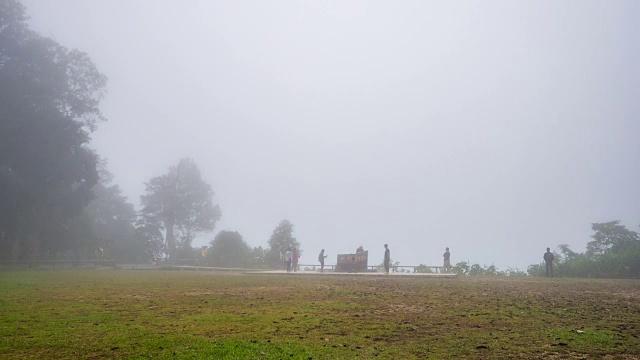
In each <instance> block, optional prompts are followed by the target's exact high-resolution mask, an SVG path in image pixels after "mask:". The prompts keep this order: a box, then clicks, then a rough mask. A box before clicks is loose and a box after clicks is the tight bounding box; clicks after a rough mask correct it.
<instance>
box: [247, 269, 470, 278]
mask: <svg viewBox="0 0 640 360" xmlns="http://www.w3.org/2000/svg"><path fill="white" fill-rule="evenodd" d="M244 273H245V274H251V275H287V276H369V277H423V278H440V279H442V278H450V279H455V278H456V277H457V276H458V274H436V273H407V272H405V273H402V272H396V273H389V274H385V273H381V272H361V273H353V272H335V271H324V272H320V271H297V272H293V271H292V272H287V271H285V270H250V271H244Z"/></svg>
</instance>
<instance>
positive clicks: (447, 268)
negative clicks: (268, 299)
mask: <svg viewBox="0 0 640 360" xmlns="http://www.w3.org/2000/svg"><path fill="white" fill-rule="evenodd" d="M362 252H364V248H363V247H362V246H360V247H359V248H358V249H357V250H356V254H359V253H362ZM287 254H288V255H286V256H285V257H287V258H288V259H290V260H288V262H287V264H288V265H287V271H291V270H290V269H291V262H292V261H293V264H294V270H293V271H296V269H297V268H298V257H299V253H298V249H293V253H292V252H291V251H287ZM327 256H328V255H325V254H324V249H322V250H321V251H320V254H319V255H318V261H319V262H320V272H323V271H324V259H326V258H327ZM442 257H443V258H444V262H443V264H442V272H443V273H448V272H451V252H450V251H449V248H448V247H447V248H446V249H445V252H444V254H442ZM291 259H292V260H291ZM543 259H544V262H545V275H546V276H547V277H553V259H554V256H553V254H552V253H551V251H550V248H547V252H546V253H544V256H543ZM383 263H384V272H385V274H388V273H389V269H390V267H391V251H390V250H389V244H384V262H383Z"/></svg>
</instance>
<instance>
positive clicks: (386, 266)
mask: <svg viewBox="0 0 640 360" xmlns="http://www.w3.org/2000/svg"><path fill="white" fill-rule="evenodd" d="M389 265H391V251H389V245H387V244H384V272H385V274H388V273H389Z"/></svg>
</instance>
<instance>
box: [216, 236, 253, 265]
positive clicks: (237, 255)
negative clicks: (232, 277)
mask: <svg viewBox="0 0 640 360" xmlns="http://www.w3.org/2000/svg"><path fill="white" fill-rule="evenodd" d="M207 258H208V260H209V263H210V264H211V265H213V266H221V267H243V266H245V265H251V260H252V259H251V248H250V247H249V245H247V243H246V242H245V241H244V240H243V239H242V235H240V233H239V232H237V231H226V230H223V231H220V232H219V233H218V235H216V237H215V238H214V239H213V240H211V247H210V248H209V250H208V251H207Z"/></svg>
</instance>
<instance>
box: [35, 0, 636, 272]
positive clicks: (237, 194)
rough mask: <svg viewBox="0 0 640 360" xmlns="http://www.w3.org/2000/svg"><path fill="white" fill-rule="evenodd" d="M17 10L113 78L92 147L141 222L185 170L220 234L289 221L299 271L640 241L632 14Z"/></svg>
mask: <svg viewBox="0 0 640 360" xmlns="http://www.w3.org/2000/svg"><path fill="white" fill-rule="evenodd" d="M24 3H25V5H26V6H27V11H28V14H29V15H30V16H31V20H30V23H31V25H32V27H33V28H34V29H35V30H37V31H39V32H40V33H42V34H43V35H46V36H50V37H53V38H55V39H56V40H57V41H58V42H59V43H61V44H62V45H64V46H67V47H69V48H78V49H81V50H83V51H85V52H87V53H88V54H89V55H90V56H91V58H92V60H93V61H94V62H95V63H96V65H97V66H98V68H99V69H100V70H101V71H102V72H103V73H105V74H106V75H107V76H108V77H109V83H108V92H109V93H108V96H107V97H106V99H105V100H104V102H103V104H102V109H103V111H104V113H105V115H106V116H107V117H108V118H109V121H108V122H106V123H103V124H101V125H100V127H99V129H98V130H97V131H96V132H95V133H94V134H93V141H92V145H91V146H92V147H94V148H95V149H96V150H97V152H98V153H99V154H100V155H101V156H102V157H104V158H106V159H108V161H109V169H110V170H111V171H112V172H113V174H114V175H115V181H116V183H117V184H119V185H120V186H121V188H122V189H123V191H124V193H125V195H127V196H128V197H129V199H130V200H131V201H132V202H134V203H135V204H136V206H138V203H139V196H140V195H141V194H143V192H144V182H145V181H148V180H149V179H150V178H152V177H154V176H158V175H161V174H163V173H165V172H166V171H167V169H168V168H169V167H170V166H171V165H174V164H176V163H177V162H178V160H179V159H180V158H182V157H187V156H188V157H191V158H193V159H194V160H195V161H196V163H197V164H198V166H199V167H200V169H201V171H202V173H203V176H204V178H205V179H206V181H208V182H209V183H210V184H211V185H212V187H213V189H214V191H215V193H216V197H215V201H216V202H217V203H218V204H219V205H220V207H221V209H222V220H221V221H220V222H219V223H218V226H217V228H216V232H217V231H219V230H233V231H235V230H237V231H239V232H240V233H241V234H242V235H243V237H244V239H245V240H246V241H247V242H248V243H249V244H250V245H251V246H258V245H262V246H266V245H267V240H268V238H269V236H270V235H271V232H272V231H273V229H274V228H275V226H276V225H277V224H278V222H279V221H280V220H282V219H289V220H290V221H291V222H292V223H293V224H294V225H295V231H294V235H295V236H296V237H297V238H298V240H299V241H300V242H301V244H302V251H303V254H302V258H301V263H303V264H307V263H315V262H316V257H317V254H318V252H319V251H320V249H321V248H325V249H326V253H327V254H328V255H329V260H331V261H329V262H330V263H333V262H335V254H337V253H349V252H353V251H355V249H356V247H358V246H359V245H364V247H365V248H366V249H367V250H370V252H369V254H370V261H369V262H370V264H377V263H380V262H381V261H382V257H383V250H384V249H383V244H384V243H388V244H389V247H390V249H391V254H392V258H393V259H394V260H397V261H400V262H401V264H403V265H415V264H420V263H423V264H428V265H438V264H441V262H442V253H443V252H444V248H445V247H446V246H448V247H450V248H451V252H452V262H453V263H457V262H459V261H470V262H472V263H479V264H481V265H491V264H495V265H496V266H497V267H498V268H500V269H506V268H507V267H519V268H520V269H526V266H527V265H529V264H532V263H538V262H540V261H541V260H542V254H543V253H544V251H545V248H546V247H551V248H556V246H557V245H558V244H563V243H566V244H569V245H570V246H571V247H572V249H573V250H576V251H584V249H585V245H586V243H587V241H589V240H590V239H589V236H590V235H591V234H592V231H591V229H590V224H591V223H592V222H600V221H609V220H622V221H623V223H624V224H625V225H627V227H629V228H631V229H632V230H638V224H640V217H639V216H638V214H640V201H638V200H639V199H640V179H639V174H640V169H639V164H640V146H639V145H638V144H639V140H638V137H639V135H640V119H639V118H638V114H639V110H640V105H639V103H640V70H639V67H638V64H640V58H639V54H640V41H639V40H638V33H639V31H638V25H637V24H640V2H638V1H584V0H579V1H539V0H536V1H510V0H509V1H486V2H485V1H455V2H454V1H370V2H368V1H309V2H294V1H275V0H274V1H223V2H214V1H209V0H203V1H177V0H176V1H157V0H148V1H131V0H126V1H125V0H118V1H113V0H109V1H107V0H105V1H87V0H55V1H53V0H50V1H45V0H29V1H25V2H24ZM214 235H215V232H214V233H212V234H208V235H204V236H202V237H200V238H199V239H197V240H196V241H195V243H194V246H198V245H204V244H206V243H208V242H209V240H211V239H212V238H213V236H214Z"/></svg>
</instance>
